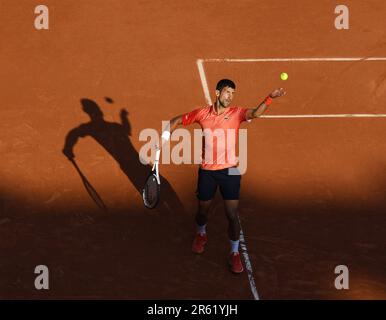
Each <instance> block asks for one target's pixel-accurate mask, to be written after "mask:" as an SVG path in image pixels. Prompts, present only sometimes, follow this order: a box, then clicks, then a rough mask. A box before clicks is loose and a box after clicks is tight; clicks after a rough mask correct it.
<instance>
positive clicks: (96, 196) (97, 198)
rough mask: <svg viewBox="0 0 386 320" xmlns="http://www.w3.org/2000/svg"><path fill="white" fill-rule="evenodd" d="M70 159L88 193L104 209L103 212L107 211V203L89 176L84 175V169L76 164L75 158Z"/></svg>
mask: <svg viewBox="0 0 386 320" xmlns="http://www.w3.org/2000/svg"><path fill="white" fill-rule="evenodd" d="M70 161H71V162H72V164H73V165H74V167H75V169H76V171H78V173H79V175H80V177H81V179H82V182H83V185H84V187H85V188H86V190H87V193H88V194H89V195H90V197H91V198H92V199H93V200H94V202H95V204H96V205H97V206H98V207H99V208H100V209H101V210H102V211H103V212H107V207H106V205H105V203H104V202H103V200H102V198H101V197H100V196H99V194H98V192H96V190H95V189H94V187H93V186H92V185H91V183H90V182H89V181H88V180H87V178H86V177H85V176H84V174H83V173H82V171H80V169H79V167H78V165H77V164H76V162H75V160H74V159H70Z"/></svg>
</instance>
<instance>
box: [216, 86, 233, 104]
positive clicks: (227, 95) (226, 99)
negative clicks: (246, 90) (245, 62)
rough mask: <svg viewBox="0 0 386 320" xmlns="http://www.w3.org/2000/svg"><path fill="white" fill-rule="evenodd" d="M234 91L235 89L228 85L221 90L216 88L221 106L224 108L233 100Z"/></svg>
mask: <svg viewBox="0 0 386 320" xmlns="http://www.w3.org/2000/svg"><path fill="white" fill-rule="evenodd" d="M234 93H235V89H233V88H230V87H225V88H223V89H222V90H221V91H218V90H217V91H216V94H217V98H218V101H219V102H220V104H221V106H223V107H224V108H226V107H229V105H230V104H231V102H232V100H233V96H234Z"/></svg>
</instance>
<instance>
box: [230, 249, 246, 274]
mask: <svg viewBox="0 0 386 320" xmlns="http://www.w3.org/2000/svg"><path fill="white" fill-rule="evenodd" d="M228 262H229V266H230V268H231V271H232V272H233V273H241V272H243V271H244V267H243V264H242V262H241V259H240V253H238V252H232V253H231V254H230V255H229V260H228Z"/></svg>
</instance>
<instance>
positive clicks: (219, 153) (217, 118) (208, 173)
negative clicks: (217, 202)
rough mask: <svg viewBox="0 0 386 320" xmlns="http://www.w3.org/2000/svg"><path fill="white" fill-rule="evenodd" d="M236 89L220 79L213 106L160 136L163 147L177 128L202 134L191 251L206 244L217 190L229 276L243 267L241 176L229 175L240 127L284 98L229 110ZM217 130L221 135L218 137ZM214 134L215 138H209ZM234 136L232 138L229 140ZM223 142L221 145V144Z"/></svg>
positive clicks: (183, 119) (277, 94) (278, 93)
mask: <svg viewBox="0 0 386 320" xmlns="http://www.w3.org/2000/svg"><path fill="white" fill-rule="evenodd" d="M235 90H236V85H235V83H234V82H233V81H231V80H228V79H222V80H220V81H219V82H218V83H217V86H216V101H215V103H214V104H213V105H211V106H207V107H203V108H199V109H196V110H193V111H191V112H188V113H186V114H183V115H180V116H177V117H174V118H173V119H171V120H170V125H169V127H168V128H167V129H165V130H164V131H163V133H162V144H163V143H165V142H166V141H167V140H169V139H170V135H171V132H172V131H173V130H174V129H176V128H177V127H178V126H179V125H183V126H187V125H190V124H193V123H199V124H200V126H201V129H202V130H203V139H204V141H203V144H202V146H203V147H202V149H203V150H202V163H201V165H200V168H199V170H198V184H197V198H198V211H197V214H196V217H195V221H196V225H197V233H196V235H195V238H194V240H193V244H192V250H193V252H195V253H203V252H204V248H205V244H206V243H207V240H208V238H207V234H206V225H207V221H208V213H209V208H210V204H211V202H212V200H213V198H214V196H215V193H216V190H217V188H219V189H220V192H221V195H222V198H223V200H224V204H225V214H226V216H227V219H228V236H229V241H230V254H229V257H228V261H229V266H230V269H231V271H232V272H234V273H241V272H243V270H244V268H243V264H242V262H241V259H240V254H239V237H240V223H239V218H238V205H239V196H240V181H241V175H240V174H236V175H235V174H234V172H235V171H234V169H233V171H232V172H233V173H232V174H230V170H229V169H231V168H236V167H237V166H238V163H237V159H236V158H235V157H232V156H230V155H234V154H235V149H236V145H235V143H233V144H232V143H223V142H224V141H221V140H224V139H225V142H227V141H237V140H238V131H239V127H240V123H241V122H243V121H247V120H251V119H254V118H258V117H260V116H261V115H262V114H263V113H264V112H265V110H266V109H267V107H268V106H269V105H270V104H271V103H272V100H273V99H275V98H278V97H281V96H283V95H284V94H285V91H284V90H283V88H280V89H276V90H274V91H273V92H272V93H271V94H269V95H268V96H267V97H266V98H265V99H264V101H263V102H262V103H260V104H259V105H258V106H257V107H256V108H251V109H247V108H240V107H234V106H230V105H231V103H232V100H233V97H234V94H235ZM219 130H220V133H221V131H222V132H223V134H218V133H219ZM213 132H216V134H211V133H213ZM230 134H235V137H230V136H229V135H230ZM221 142H222V143H221Z"/></svg>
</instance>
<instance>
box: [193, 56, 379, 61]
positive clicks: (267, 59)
mask: <svg viewBox="0 0 386 320" xmlns="http://www.w3.org/2000/svg"><path fill="white" fill-rule="evenodd" d="M199 60H200V61H202V62H299V61H303V62H312V61H361V60H362V61H386V57H362V58H360V57H353V58H253V59H232V58H230V59H229V58H224V59H199Z"/></svg>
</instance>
